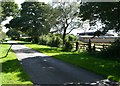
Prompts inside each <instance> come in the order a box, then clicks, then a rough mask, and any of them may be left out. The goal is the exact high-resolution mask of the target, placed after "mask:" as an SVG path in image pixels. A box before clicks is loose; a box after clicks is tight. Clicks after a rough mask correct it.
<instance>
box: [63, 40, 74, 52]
mask: <svg viewBox="0 0 120 86" xmlns="http://www.w3.org/2000/svg"><path fill="white" fill-rule="evenodd" d="M73 47H74V46H73V44H72V43H71V42H70V41H66V43H65V44H64V46H63V51H71V50H72V49H73Z"/></svg>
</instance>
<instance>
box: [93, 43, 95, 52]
mask: <svg viewBox="0 0 120 86" xmlns="http://www.w3.org/2000/svg"><path fill="white" fill-rule="evenodd" d="M93 52H95V44H94V46H93Z"/></svg>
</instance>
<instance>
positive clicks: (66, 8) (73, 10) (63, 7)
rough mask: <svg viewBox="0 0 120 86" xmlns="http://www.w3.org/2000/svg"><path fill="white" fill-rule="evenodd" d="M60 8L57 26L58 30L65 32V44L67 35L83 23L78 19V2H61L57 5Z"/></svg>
mask: <svg viewBox="0 0 120 86" xmlns="http://www.w3.org/2000/svg"><path fill="white" fill-rule="evenodd" d="M56 8H57V9H58V10H59V14H60V15H59V16H58V18H57V22H56V26H57V30H58V31H59V32H61V33H62V34H63V44H65V41H66V40H65V37H66V35H67V34H69V33H70V32H71V31H72V30H74V29H78V28H79V26H80V25H81V23H80V21H78V17H77V15H78V12H77V11H78V6H77V3H72V4H71V3H65V2H64V3H60V4H58V6H57V7H56Z"/></svg>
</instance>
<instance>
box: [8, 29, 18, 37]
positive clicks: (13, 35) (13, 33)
mask: <svg viewBox="0 0 120 86" xmlns="http://www.w3.org/2000/svg"><path fill="white" fill-rule="evenodd" d="M6 35H8V37H11V39H19V38H20V33H19V32H18V31H16V30H9V31H7V33H6Z"/></svg>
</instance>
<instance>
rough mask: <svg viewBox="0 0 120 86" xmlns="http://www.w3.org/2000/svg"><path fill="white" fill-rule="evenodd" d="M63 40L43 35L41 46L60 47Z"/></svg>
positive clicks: (50, 35)
mask: <svg viewBox="0 0 120 86" xmlns="http://www.w3.org/2000/svg"><path fill="white" fill-rule="evenodd" d="M61 43H62V39H61V38H60V36H56V35H54V34H48V35H42V36H40V37H39V44H41V45H49V46H51V47H60V45H61Z"/></svg>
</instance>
